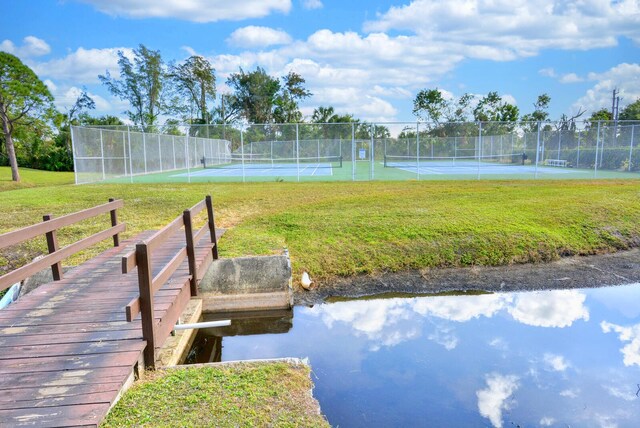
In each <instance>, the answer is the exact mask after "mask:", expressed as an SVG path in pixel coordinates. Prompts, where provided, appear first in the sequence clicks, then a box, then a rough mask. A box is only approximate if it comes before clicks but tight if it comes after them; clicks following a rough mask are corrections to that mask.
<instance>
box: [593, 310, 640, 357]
mask: <svg viewBox="0 0 640 428" xmlns="http://www.w3.org/2000/svg"><path fill="white" fill-rule="evenodd" d="M600 328H602V331H603V332H604V333H610V332H614V333H618V339H620V341H621V342H623V343H626V345H624V346H623V347H622V349H621V350H620V352H622V356H623V358H622V362H623V363H624V365H625V366H633V365H636V366H640V324H635V325H632V326H629V327H624V326H621V325H617V324H612V323H610V322H607V321H602V322H601V323H600ZM627 342H628V343H627Z"/></svg>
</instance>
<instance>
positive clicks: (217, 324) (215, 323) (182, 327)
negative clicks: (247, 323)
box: [174, 320, 231, 330]
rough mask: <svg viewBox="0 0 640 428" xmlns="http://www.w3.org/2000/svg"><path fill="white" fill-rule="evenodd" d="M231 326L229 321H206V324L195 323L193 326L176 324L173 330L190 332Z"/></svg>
mask: <svg viewBox="0 0 640 428" xmlns="http://www.w3.org/2000/svg"><path fill="white" fill-rule="evenodd" d="M228 325H231V320H220V321H206V322H196V323H193V324H176V326H175V327H174V330H191V329H196V328H212V327H226V326H228Z"/></svg>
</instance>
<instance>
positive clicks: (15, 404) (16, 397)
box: [0, 382, 122, 409]
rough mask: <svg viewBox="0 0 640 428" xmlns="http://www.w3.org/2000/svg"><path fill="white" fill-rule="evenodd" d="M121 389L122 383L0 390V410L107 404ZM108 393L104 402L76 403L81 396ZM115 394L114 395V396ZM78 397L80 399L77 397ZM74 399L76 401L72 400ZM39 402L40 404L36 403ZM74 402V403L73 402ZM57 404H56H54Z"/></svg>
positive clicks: (90, 400) (87, 401)
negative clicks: (47, 401)
mask: <svg viewBox="0 0 640 428" xmlns="http://www.w3.org/2000/svg"><path fill="white" fill-rule="evenodd" d="M120 387H122V382H105V383H102V384H92V385H89V384H79V385H63V386H43V387H40V388H37V389H34V388H17V389H9V390H0V409H12V408H13V409H24V408H29V407H51V406H54V405H65V406H68V405H70V404H91V403H109V402H111V400H112V399H113V398H115V396H116V395H117V392H118V391H119V390H120ZM105 392H109V393H110V394H109V395H110V397H109V396H107V397H106V400H105V399H103V398H101V399H99V400H98V401H95V398H94V399H92V398H89V397H86V398H85V401H77V398H80V399H82V396H83V395H85V396H87V395H89V394H93V393H105ZM114 392H115V394H114ZM78 396H80V397H78ZM73 397H76V400H73ZM51 399H55V402H50V403H46V402H45V403H42V402H41V401H43V400H51ZM39 401H40V403H38V402H39ZM74 401H75V402H74ZM56 403H57V404H56Z"/></svg>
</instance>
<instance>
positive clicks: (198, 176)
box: [72, 121, 640, 184]
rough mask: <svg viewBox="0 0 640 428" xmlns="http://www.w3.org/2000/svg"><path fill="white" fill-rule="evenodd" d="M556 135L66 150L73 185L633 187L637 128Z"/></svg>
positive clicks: (157, 139) (355, 128)
mask: <svg viewBox="0 0 640 428" xmlns="http://www.w3.org/2000/svg"><path fill="white" fill-rule="evenodd" d="M560 125H561V124H557V123H556V124H552V123H544V124H543V123H533V124H532V123H521V124H513V123H499V122H482V123H481V122H478V123H449V124H437V125H436V124H424V123H413V124H410V123H394V124H385V125H384V126H377V127H376V126H374V125H372V124H364V123H363V124H359V123H339V124H309V123H301V124H267V125H254V124H252V125H246V126H239V127H235V128H234V127H232V126H226V127H224V126H222V127H221V126H219V125H185V126H183V127H181V128H180V129H178V130H177V131H179V132H175V131H176V130H173V131H172V132H174V133H173V134H167V133H162V132H161V131H160V130H158V131H157V132H153V133H152V132H142V130H140V129H136V128H134V127H129V126H120V127H100V128H96V127H76V126H74V127H72V141H73V153H74V167H75V168H74V169H75V172H76V183H77V184H81V183H93V182H99V181H102V182H118V183H125V182H129V183H161V182H174V183H179V182H186V183H190V182H234V181H274V180H275V181H369V180H455V179H462V180H472V179H499V180H515V179H593V178H616V179H624V178H631V179H638V178H640V144H638V135H640V122H637V123H636V122H628V123H623V122H620V121H618V122H616V123H608V122H597V123H591V122H585V123H582V124H579V125H578V126H577V127H576V129H568V130H566V129H562V127H561V126H560ZM380 129H382V130H383V131H384V132H382V131H380ZM378 131H380V132H379V134H380V135H376V132H378Z"/></svg>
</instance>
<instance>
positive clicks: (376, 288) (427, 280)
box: [294, 248, 640, 305]
mask: <svg viewBox="0 0 640 428" xmlns="http://www.w3.org/2000/svg"><path fill="white" fill-rule="evenodd" d="M635 282H640V249H638V248H635V249H632V250H629V251H620V252H617V253H612V254H604V255H596V256H573V257H566V258H563V259H561V260H558V261H554V262H550V263H540V264H521V265H510V266H497V267H469V268H450V269H429V270H426V269H425V270H413V271H406V272H396V273H384V274H382V275H377V276H357V277H352V278H344V279H338V280H336V281H335V282H333V283H324V284H321V285H320V286H319V287H316V288H312V289H311V290H309V291H305V290H302V289H300V288H298V289H296V291H295V294H294V300H295V304H296V305H312V304H316V303H321V302H323V301H325V300H326V299H328V298H330V297H353V298H355V297H362V296H368V295H375V294H389V293H409V294H420V293H425V294H426V293H441V292H447V291H489V292H492V291H529V290H545V289H569V288H590V287H602V286H610V285H622V284H631V283H635Z"/></svg>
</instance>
